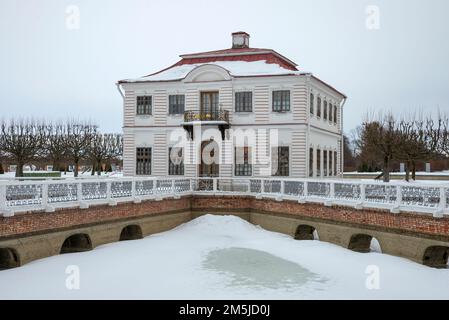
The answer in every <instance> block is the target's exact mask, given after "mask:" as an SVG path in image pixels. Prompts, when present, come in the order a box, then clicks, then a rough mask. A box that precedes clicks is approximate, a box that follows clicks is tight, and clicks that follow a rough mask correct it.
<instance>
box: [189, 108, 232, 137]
mask: <svg viewBox="0 0 449 320" xmlns="http://www.w3.org/2000/svg"><path fill="white" fill-rule="evenodd" d="M194 122H202V123H203V124H211V125H217V126H218V129H219V130H220V132H221V136H222V139H224V138H225V131H226V129H229V126H230V125H229V111H228V110H212V111H207V112H206V111H198V110H189V111H186V112H184V123H183V127H184V129H185V130H186V131H187V132H188V134H189V136H190V138H191V139H193V123H194Z"/></svg>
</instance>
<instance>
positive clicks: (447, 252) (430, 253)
mask: <svg viewBox="0 0 449 320" xmlns="http://www.w3.org/2000/svg"><path fill="white" fill-rule="evenodd" d="M448 256H449V247H444V246H431V247H428V248H427V249H426V251H425V252H424V257H423V264H424V265H426V266H429V267H434V268H448V267H449V265H448Z"/></svg>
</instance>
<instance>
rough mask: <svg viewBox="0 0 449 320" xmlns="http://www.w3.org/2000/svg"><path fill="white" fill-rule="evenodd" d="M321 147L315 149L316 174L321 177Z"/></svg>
mask: <svg viewBox="0 0 449 320" xmlns="http://www.w3.org/2000/svg"><path fill="white" fill-rule="evenodd" d="M321 166H322V164H321V149H320V148H317V149H316V176H317V177H321Z"/></svg>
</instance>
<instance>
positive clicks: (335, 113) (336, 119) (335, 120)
mask: <svg viewBox="0 0 449 320" xmlns="http://www.w3.org/2000/svg"><path fill="white" fill-rule="evenodd" d="M334 124H335V125H337V124H338V107H337V105H336V104H334Z"/></svg>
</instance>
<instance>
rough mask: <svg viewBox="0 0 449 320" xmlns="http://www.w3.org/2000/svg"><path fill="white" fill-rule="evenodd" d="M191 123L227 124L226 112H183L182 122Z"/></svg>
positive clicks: (227, 115)
mask: <svg viewBox="0 0 449 320" xmlns="http://www.w3.org/2000/svg"><path fill="white" fill-rule="evenodd" d="M193 121H222V122H225V123H228V124H229V111H228V110H212V111H198V110H189V111H186V112H184V122H193Z"/></svg>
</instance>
